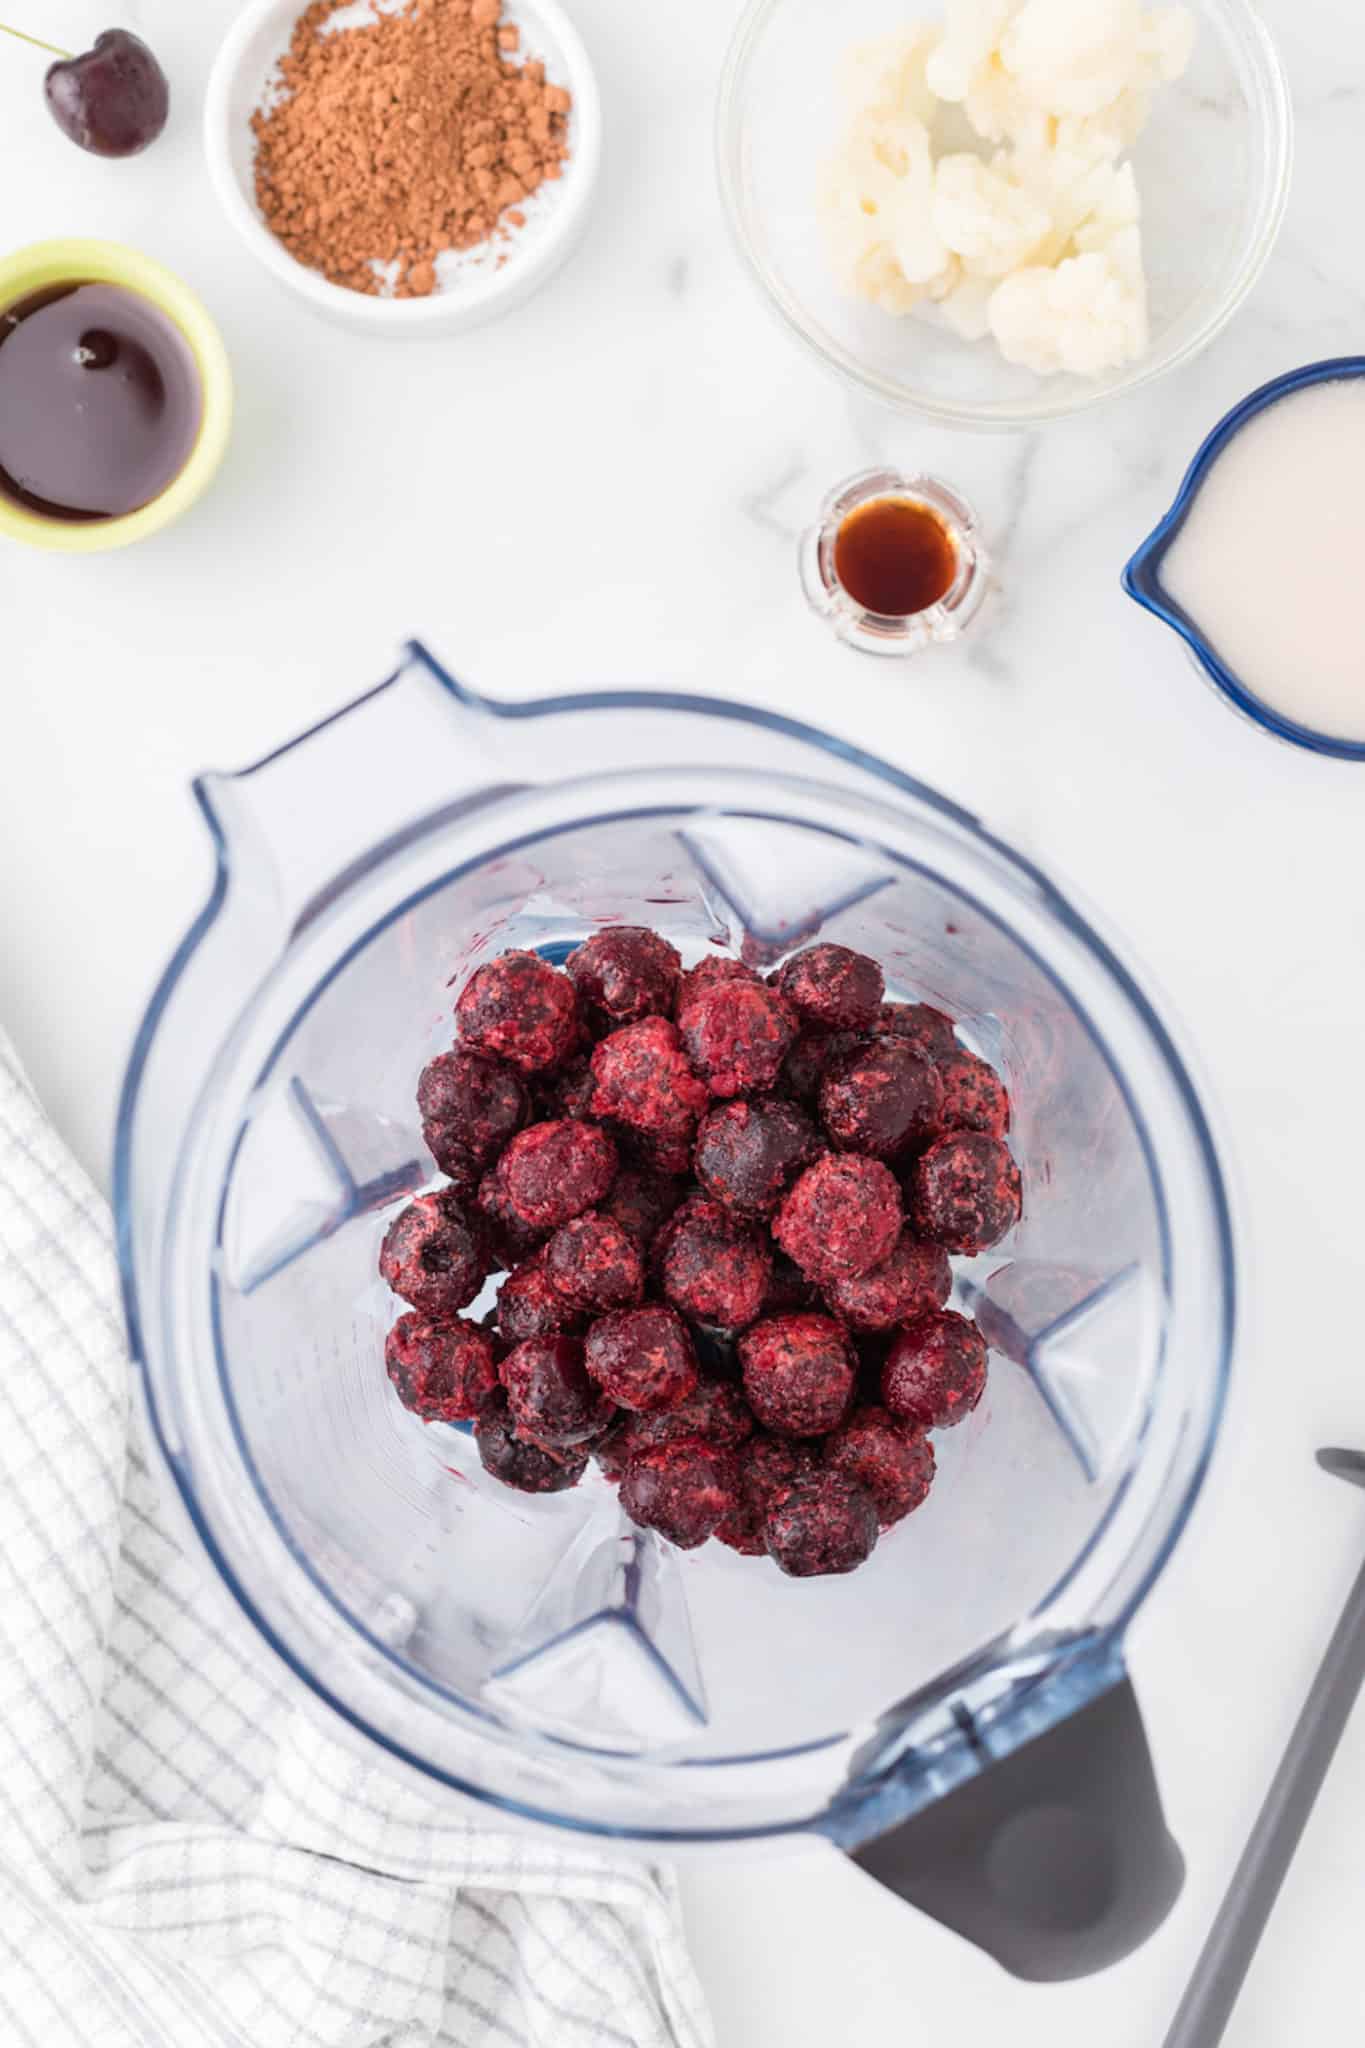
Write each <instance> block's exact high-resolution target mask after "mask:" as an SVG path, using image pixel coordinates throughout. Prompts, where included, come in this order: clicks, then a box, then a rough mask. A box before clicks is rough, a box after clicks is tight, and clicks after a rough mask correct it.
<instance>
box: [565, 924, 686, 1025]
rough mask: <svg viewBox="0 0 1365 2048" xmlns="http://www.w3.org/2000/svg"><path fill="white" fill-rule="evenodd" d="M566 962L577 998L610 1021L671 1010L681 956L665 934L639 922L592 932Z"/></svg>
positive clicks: (664, 1014) (626, 1020) (669, 1013)
mask: <svg viewBox="0 0 1365 2048" xmlns="http://www.w3.org/2000/svg"><path fill="white" fill-rule="evenodd" d="M564 968H565V972H566V973H567V974H568V976H569V979H570V980H571V981H572V982H573V985H574V987H575V988H576V989H577V990H578V996H579V1000H580V1002H582V1003H584V1004H586V1005H587V1006H588V1007H589V1008H590V1009H591V1010H594V1011H597V1012H599V1013H600V1014H601V1015H602V1016H603V1017H605V1018H607V1019H608V1020H609V1022H610V1023H611V1024H612V1025H617V1024H638V1023H639V1021H640V1019H641V1018H642V1017H670V1016H672V1014H673V1004H674V1002H675V1000H676V998H677V994H678V981H679V978H680V976H681V973H682V961H681V959H680V958H679V956H678V953H677V952H676V950H675V949H674V948H673V947H672V946H670V945H669V943H668V941H667V939H661V938H660V937H659V934H658V933H657V932H652V931H648V930H646V929H645V928H644V927H643V926H642V925H620V926H617V927H616V928H614V929H611V930H606V931H600V932H594V933H593V935H592V937H591V938H590V939H585V940H584V942H583V944H582V945H581V946H579V947H578V948H577V949H576V950H575V951H574V952H572V953H570V955H569V957H568V959H567V960H566V961H565V962H564Z"/></svg>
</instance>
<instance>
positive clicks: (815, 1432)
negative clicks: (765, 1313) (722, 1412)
mask: <svg viewBox="0 0 1365 2048" xmlns="http://www.w3.org/2000/svg"><path fill="white" fill-rule="evenodd" d="M739 1360H740V1366H741V1369H742V1371H743V1374H744V1397H745V1399H746V1400H747V1402H748V1403H749V1406H750V1408H752V1410H753V1412H754V1414H755V1416H756V1417H757V1419H758V1421H759V1422H760V1423H761V1424H762V1425H763V1427H764V1428H765V1429H771V1430H773V1431H775V1432H776V1433H777V1434H778V1435H779V1436H798V1437H810V1436H826V1435H828V1433H829V1431H830V1430H832V1429H837V1428H838V1426H839V1424H840V1423H841V1422H842V1421H843V1419H844V1417H845V1415H847V1413H848V1410H849V1404H850V1403H851V1401H852V1399H853V1390H854V1386H855V1384H856V1381H857V1376H858V1364H857V1358H856V1356H855V1354H854V1350H853V1346H852V1344H851V1343H850V1342H849V1337H848V1332H847V1331H846V1330H845V1329H844V1327H843V1325H842V1324H841V1323H836V1322H835V1320H834V1318H833V1316H817V1315H796V1316H773V1317H771V1318H769V1319H768V1320H767V1321H765V1322H761V1323H755V1325H754V1327H753V1328H752V1329H751V1330H746V1331H745V1333H744V1335H743V1336H742V1337H741V1338H740V1340H739Z"/></svg>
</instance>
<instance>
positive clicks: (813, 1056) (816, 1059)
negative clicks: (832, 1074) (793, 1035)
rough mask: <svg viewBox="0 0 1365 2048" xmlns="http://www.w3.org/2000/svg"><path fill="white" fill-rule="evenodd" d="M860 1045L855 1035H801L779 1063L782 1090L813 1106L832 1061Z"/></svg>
mask: <svg viewBox="0 0 1365 2048" xmlns="http://www.w3.org/2000/svg"><path fill="white" fill-rule="evenodd" d="M862 1043H863V1038H862V1035H861V1034H860V1033H859V1032H857V1031H803V1032H802V1033H801V1035H800V1037H799V1038H797V1040H796V1041H795V1043H794V1044H793V1046H792V1049H791V1051H790V1052H789V1053H788V1054H787V1057H786V1059H785V1060H783V1062H782V1073H781V1077H780V1082H781V1086H782V1087H783V1088H785V1089H786V1091H787V1093H788V1094H789V1095H794V1096H795V1097H796V1099H797V1101H798V1102H815V1101H816V1100H817V1098H818V1097H819V1094H820V1083H821V1082H822V1081H823V1080H824V1078H825V1069H826V1068H827V1067H828V1066H829V1065H830V1063H831V1061H833V1060H836V1059H838V1058H839V1056H840V1055H841V1054H842V1053H846V1052H851V1051H852V1050H853V1049H854V1047H855V1046H859V1045H861V1044H862Z"/></svg>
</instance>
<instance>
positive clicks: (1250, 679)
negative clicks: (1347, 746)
mask: <svg viewBox="0 0 1365 2048" xmlns="http://www.w3.org/2000/svg"><path fill="white" fill-rule="evenodd" d="M1160 576H1161V584H1162V588H1163V589H1164V590H1165V592H1166V594H1167V595H1168V597H1171V598H1173V599H1174V601H1175V602H1176V603H1177V604H1178V605H1179V606H1180V608H1181V610H1182V611H1184V612H1185V613H1186V614H1187V615H1188V617H1189V618H1190V619H1191V620H1192V621H1193V623H1194V625H1195V626H1196V627H1197V628H1198V629H1199V631H1200V633H1201V634H1202V635H1203V637H1204V639H1205V640H1206V641H1207V642H1208V644H1209V646H1210V647H1211V648H1212V649H1213V651H1214V653H1215V654H1216V655H1217V656H1218V658H1219V660H1220V661H1221V662H1222V664H1223V666H1224V667H1225V668H1226V669H1228V670H1229V671H1230V672H1231V674H1232V675H1233V676H1235V677H1236V678H1237V680H1238V681H1239V682H1241V683H1242V684H1243V686H1244V687H1245V688H1246V689H1247V690H1248V691H1249V692H1250V693H1251V695H1252V696H1254V697H1258V698H1260V700H1261V702H1262V703H1264V704H1266V705H1268V706H1269V707H1270V708H1271V709H1272V710H1274V711H1278V712H1279V713H1280V714H1281V715H1282V716H1283V717H1285V718H1291V719H1293V720H1294V721H1295V722H1296V723H1297V724H1299V725H1303V726H1307V727H1309V728H1310V729H1311V730H1312V731H1314V732H1320V733H1324V734H1327V735H1330V736H1331V737H1332V738H1334V739H1344V740H1360V741H1365V378H1342V379H1341V380H1340V381H1338V382H1332V383H1326V384H1313V385H1309V386H1308V387H1306V388H1305V389H1304V390H1302V391H1297V392H1294V393H1293V394H1292V395H1291V396H1290V397H1288V398H1282V399H1279V400H1278V401H1277V402H1276V403H1275V404H1273V405H1270V406H1267V407H1266V409H1265V410H1264V411H1263V412H1260V413H1257V414H1256V415H1255V416H1254V417H1253V418H1252V419H1251V420H1250V421H1249V422H1248V423H1247V425H1246V426H1244V427H1242V428H1241V429H1240V431H1239V432H1238V433H1236V434H1235V435H1234V436H1233V438H1232V440H1231V441H1230V442H1229V443H1228V444H1227V446H1226V447H1225V448H1224V450H1223V452H1222V454H1221V455H1219V456H1218V457H1217V459H1216V461H1215V462H1214V464H1213V467H1212V468H1211V469H1210V470H1209V471H1208V473H1207V475H1206V476H1205V479H1204V482H1203V484H1202V485H1201V487H1200V489H1199V491H1198V494H1197V496H1196V497H1195V500H1194V503H1193V505H1192V506H1191V508H1190V511H1189V513H1188V514H1187V516H1186V518H1185V521H1184V524H1183V525H1182V527H1181V528H1180V531H1179V533H1178V534H1177V536H1176V538H1175V540H1174V542H1173V543H1172V545H1171V547H1170V549H1169V550H1168V552H1167V554H1166V557H1165V560H1164V561H1163V563H1162V565H1161V571H1160Z"/></svg>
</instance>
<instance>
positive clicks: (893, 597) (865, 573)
mask: <svg viewBox="0 0 1365 2048" xmlns="http://www.w3.org/2000/svg"><path fill="white" fill-rule="evenodd" d="M957 571H958V554H957V543H956V542H955V541H954V539H953V536H952V534H951V533H950V532H949V530H948V528H947V527H946V526H945V525H944V523H943V521H942V519H940V518H939V516H938V514H937V513H936V512H934V511H932V510H931V509H930V507H929V506H928V505H925V504H922V503H921V502H920V501H919V500H918V499H916V498H872V499H870V500H869V501H868V502H867V504H865V505H859V506H858V507H857V508H856V510H854V511H852V512H850V513H849V515H848V517H847V518H846V519H845V520H844V521H843V523H842V524H841V526H840V528H839V531H838V533H837V534H836V535H835V539H834V574H835V578H836V580H837V581H838V582H839V583H840V584H841V585H842V586H843V588H844V590H846V591H847V593H848V595H849V596H850V597H851V598H852V599H853V602H854V603H855V604H857V605H861V606H862V608H863V610H864V611H866V612H875V613H876V614H877V615H878V616H879V617H881V618H886V619H903V618H910V617H912V616H913V615H914V614H915V613H916V612H927V611H928V610H929V608H930V606H931V605H935V604H939V603H941V602H942V600H943V599H944V598H945V597H946V596H947V595H948V592H949V591H950V590H951V589H952V587H953V584H954V583H955V581H956V580H957Z"/></svg>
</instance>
